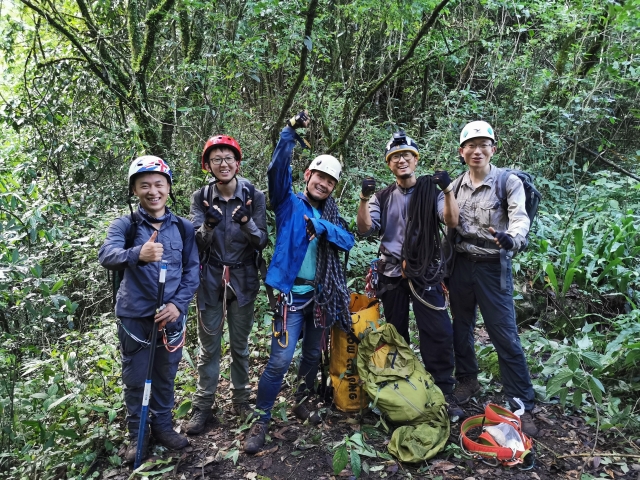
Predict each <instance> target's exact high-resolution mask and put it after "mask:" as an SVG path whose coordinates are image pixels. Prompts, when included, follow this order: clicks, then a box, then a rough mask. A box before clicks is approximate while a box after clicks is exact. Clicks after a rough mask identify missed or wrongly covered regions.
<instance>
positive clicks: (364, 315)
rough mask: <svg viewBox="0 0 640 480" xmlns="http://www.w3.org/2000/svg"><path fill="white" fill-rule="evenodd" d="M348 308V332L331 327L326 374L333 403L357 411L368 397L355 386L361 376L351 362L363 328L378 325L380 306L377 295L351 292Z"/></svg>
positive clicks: (341, 408) (370, 328)
mask: <svg viewBox="0 0 640 480" xmlns="http://www.w3.org/2000/svg"><path fill="white" fill-rule="evenodd" d="M349 311H350V312H351V321H352V326H351V334H347V333H346V332H344V331H343V330H341V329H340V328H339V327H337V326H335V325H334V326H333V327H331V346H330V361H329V375H330V376H331V384H332V386H333V402H334V404H335V406H336V407H337V408H338V409H339V410H342V411H343V412H357V411H359V410H360V409H361V408H363V407H365V406H366V404H367V402H368V397H367V394H366V393H365V392H364V391H363V390H362V389H361V388H360V386H359V385H358V383H359V381H360V377H359V376H358V369H357V368H356V366H355V364H354V363H353V362H354V361H355V358H356V356H357V354H358V342H359V340H360V339H362V338H363V337H364V335H365V332H366V330H367V329H369V330H373V329H376V328H378V327H379V326H380V325H379V320H380V305H379V303H378V299H377V298H369V297H367V296H366V295H359V294H357V293H352V294H351V302H350V304H349Z"/></svg>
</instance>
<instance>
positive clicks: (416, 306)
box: [357, 130, 464, 418]
mask: <svg viewBox="0 0 640 480" xmlns="http://www.w3.org/2000/svg"><path fill="white" fill-rule="evenodd" d="M384 156H385V161H386V163H387V166H388V167H389V170H391V172H392V173H393V174H394V175H395V177H396V181H395V182H394V183H392V184H391V185H390V186H388V187H387V188H385V189H382V190H380V191H378V192H375V190H376V183H375V180H374V179H373V178H365V179H364V180H363V181H362V191H361V193H360V205H359V207H358V217H357V225H358V233H359V234H360V235H362V236H364V237H368V236H371V235H378V236H379V237H380V250H379V252H378V253H379V255H380V258H379V260H378V261H377V267H376V268H377V273H378V285H376V286H375V287H376V296H377V297H378V298H380V300H381V301H382V306H383V307H384V316H385V320H386V321H387V323H390V324H392V325H393V326H395V327H396V329H397V330H398V333H400V335H402V336H403V338H404V339H405V340H406V342H407V344H410V343H411V342H410V337H409V305H410V304H411V303H412V304H413V312H414V315H415V319H416V325H417V327H418V334H419V338H420V354H421V356H422V361H423V362H424V364H425V367H426V368H427V370H428V371H429V373H431V375H433V378H434V381H435V383H436V385H437V386H438V387H439V388H440V390H442V393H443V394H444V395H445V398H446V400H447V402H448V404H449V407H448V412H449V415H450V417H452V418H455V417H460V416H462V415H463V414H464V412H463V411H462V410H460V408H459V407H458V406H457V405H456V402H455V399H454V398H453V396H452V392H453V387H454V385H455V380H454V379H453V365H454V363H453V330H452V328H451V319H450V318H449V314H448V313H447V310H446V307H445V298H444V292H443V287H442V285H441V282H442V277H443V275H435V277H434V278H431V279H426V278H425V276H423V277H422V278H421V279H412V280H411V281H412V283H411V284H409V281H410V280H409V278H407V276H406V274H405V272H404V271H403V260H404V256H403V250H405V249H406V248H407V247H408V245H406V244H407V243H408V242H406V241H405V240H406V237H408V236H410V235H411V233H410V232H409V233H407V224H408V222H409V219H408V217H409V210H410V205H411V204H412V203H413V202H416V201H421V200H422V201H424V204H425V205H426V204H428V205H429V206H430V207H431V210H430V211H429V212H423V214H422V215H421V216H422V217H423V220H426V218H427V217H430V218H431V219H433V220H434V221H433V222H431V223H429V222H427V221H425V222H424V223H423V228H422V229H421V231H420V232H419V235H420V236H421V237H422V238H423V241H424V242H429V241H430V239H433V238H434V235H438V236H439V229H438V223H439V221H443V222H445V223H446V224H447V226H449V227H451V228H453V227H455V226H456V225H457V222H458V204H457V203H456V201H455V197H454V196H453V194H452V193H451V187H450V184H451V178H450V177H449V174H448V173H447V172H445V171H438V172H435V174H434V175H433V176H431V177H422V178H423V179H428V180H429V183H433V184H435V185H437V186H438V188H439V190H441V191H445V192H446V194H445V195H444V198H443V199H441V201H440V202H439V203H438V201H437V199H438V191H439V190H437V189H436V188H433V187H432V188H429V189H427V190H426V191H425V190H419V193H418V194H417V195H418V197H422V196H424V198H416V184H417V178H416V175H415V171H416V168H417V166H418V161H419V159H420V152H419V150H418V145H417V144H416V142H415V141H414V140H413V139H412V138H411V137H408V136H407V135H406V134H405V132H404V131H402V130H400V131H398V132H395V133H394V134H393V137H392V138H391V139H390V140H389V142H388V143H387V146H386V148H385V152H384ZM374 192H375V193H374ZM427 197H428V198H427ZM439 212H441V215H440V217H439V216H438V213H439ZM427 230H429V231H427ZM405 265H406V264H405ZM443 273H444V272H443ZM431 276H432V275H431Z"/></svg>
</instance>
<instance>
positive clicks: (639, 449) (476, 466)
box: [101, 380, 640, 480]
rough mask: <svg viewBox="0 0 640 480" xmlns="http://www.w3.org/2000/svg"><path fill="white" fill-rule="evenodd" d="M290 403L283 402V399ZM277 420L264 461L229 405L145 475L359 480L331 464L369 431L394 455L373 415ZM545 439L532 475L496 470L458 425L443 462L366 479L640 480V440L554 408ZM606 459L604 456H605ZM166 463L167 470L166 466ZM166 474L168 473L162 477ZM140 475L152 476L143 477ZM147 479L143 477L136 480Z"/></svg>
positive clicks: (376, 467)
mask: <svg viewBox="0 0 640 480" xmlns="http://www.w3.org/2000/svg"><path fill="white" fill-rule="evenodd" d="M227 387H228V384H226V381H224V380H223V381H222V382H221V384H220V386H219V391H226V390H227ZM492 390H493V388H487V389H485V391H489V394H484V393H483V394H482V395H481V396H479V397H477V398H476V399H474V400H472V402H470V404H468V405H466V409H465V410H466V412H467V414H469V415H475V414H479V413H481V412H482V409H483V407H482V406H483V404H485V403H487V402H489V401H493V402H499V400H500V399H499V394H492V393H491V391H492ZM288 393H289V392H288V391H287V390H283V391H282V392H281V397H280V398H279V401H284V400H286V397H287V396H288ZM283 397H284V398H283ZM276 410H277V414H276V415H275V416H278V417H281V416H282V415H284V416H285V418H287V420H283V419H282V418H275V419H274V420H273V421H272V423H271V426H270V429H269V437H270V439H269V438H268V440H267V443H266V444H265V446H264V448H263V449H262V451H261V452H259V453H258V454H257V455H247V454H245V453H243V452H242V442H243V440H244V437H245V434H246V433H247V431H248V427H247V426H246V425H242V424H240V422H239V419H238V418H237V417H235V416H234V415H233V414H232V412H231V404H230V399H228V402H227V403H226V404H224V405H222V406H221V407H220V408H219V409H218V414H217V415H216V418H215V420H214V422H212V423H211V424H210V425H208V426H207V429H206V430H205V432H204V433H202V434H201V435H198V436H193V437H190V441H191V446H190V447H187V448H186V449H185V450H184V451H182V452H169V451H163V449H162V448H161V447H155V448H153V456H152V458H151V459H150V460H151V461H153V462H156V464H155V465H153V466H150V467H149V468H148V469H147V471H148V473H147V474H146V475H149V476H152V478H166V479H187V480H190V479H202V478H205V479H218V478H220V479H223V478H225V479H249V480H267V479H269V480H285V479H318V480H320V479H326V480H329V479H339V478H349V479H351V478H356V477H355V476H354V475H353V473H352V471H351V470H350V468H349V466H347V468H345V469H344V470H343V471H341V472H340V473H339V474H338V475H335V474H334V472H333V462H332V458H333V455H334V452H335V446H336V444H338V443H339V442H340V441H342V440H344V438H345V437H346V436H351V435H353V434H354V433H355V432H357V431H360V432H362V434H363V436H364V438H365V441H366V442H367V444H368V445H370V446H371V447H373V448H374V449H375V450H376V451H377V452H384V453H387V450H386V444H387V443H388V441H389V438H390V433H385V432H384V430H383V428H382V427H381V426H378V427H376V426H375V425H376V424H377V423H378V418H377V416H376V415H374V414H373V413H369V414H368V415H365V416H364V417H363V418H362V419H360V418H358V415H355V414H345V413H342V412H340V411H338V410H336V409H331V408H328V409H327V411H328V415H327V418H326V420H325V422H324V423H323V424H321V425H320V426H318V427H312V426H308V425H303V424H301V423H300V422H299V421H298V420H297V419H295V417H293V415H292V414H290V410H286V413H285V410H284V403H281V405H280V407H279V408H278V405H276ZM534 413H535V415H536V418H537V421H538V426H539V429H540V433H539V435H538V437H537V438H536V439H535V451H536V463H535V466H534V468H533V469H532V470H528V471H521V470H519V469H517V468H513V469H509V468H503V467H494V466H490V465H487V464H485V463H483V462H482V461H480V460H478V459H472V458H468V457H466V456H465V455H464V454H463V452H462V451H461V449H460V448H459V447H458V446H457V445H458V435H459V428H460V422H456V423H455V424H452V429H451V436H450V442H449V444H448V445H447V447H446V449H445V451H443V452H442V453H440V454H439V455H437V457H435V458H433V459H431V460H429V461H428V462H423V463H422V464H419V465H406V464H400V463H398V462H396V461H394V460H386V459H384V458H366V457H362V460H363V464H364V462H366V464H367V465H366V467H367V470H368V473H366V470H365V469H364V465H363V472H362V474H361V475H360V478H387V479H392V478H429V479H442V480H444V479H460V480H463V479H464V480H481V479H493V478H510V479H514V480H524V479H537V480H542V479H580V480H583V479H584V480H586V479H590V478H612V479H623V478H624V479H633V480H640V446H638V445H637V444H636V441H635V440H637V439H625V438H624V437H623V436H622V435H618V436H617V438H616V439H613V440H612V439H611V438H607V437H603V435H602V433H600V434H599V435H598V437H597V448H596V449H595V453H594V444H596V431H595V429H594V428H592V427H589V426H586V425H585V424H584V421H583V420H582V419H581V418H579V417H577V416H570V415H563V414H562V412H561V410H560V408H559V407H558V406H556V405H552V404H540V405H539V406H538V407H537V409H536V410H535V411H534ZM186 421H187V420H186V419H182V420H178V421H177V422H176V423H177V428H178V429H182V428H184V427H183V425H184V424H185V423H186ZM598 452H600V453H598ZM611 452H617V453H619V454H624V453H627V454H631V455H635V456H636V457H635V458H634V457H633V456H631V457H626V458H623V457H607V456H605V455H603V453H611ZM160 462H162V463H160ZM161 471H163V472H164V473H160V472H161ZM131 473H132V470H131V468H127V467H125V466H123V467H119V468H115V469H114V468H108V469H105V470H104V471H102V472H101V478H103V479H111V480H123V479H126V478H130V476H131ZM141 476H145V474H142V475H141ZM134 478H140V477H134Z"/></svg>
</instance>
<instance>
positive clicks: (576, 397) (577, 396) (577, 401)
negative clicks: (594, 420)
mask: <svg viewBox="0 0 640 480" xmlns="http://www.w3.org/2000/svg"><path fill="white" fill-rule="evenodd" d="M580 405H582V390H580V389H576V391H575V392H573V406H574V407H576V408H580Z"/></svg>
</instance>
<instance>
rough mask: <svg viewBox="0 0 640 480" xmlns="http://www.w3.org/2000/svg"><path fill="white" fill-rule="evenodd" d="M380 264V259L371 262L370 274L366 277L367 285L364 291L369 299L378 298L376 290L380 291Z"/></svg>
mask: <svg viewBox="0 0 640 480" xmlns="http://www.w3.org/2000/svg"><path fill="white" fill-rule="evenodd" d="M379 263H380V259H379V258H375V259H373V260H371V263H370V266H369V273H367V276H366V277H365V281H366V285H365V287H364V291H365V292H366V294H367V297H369V298H374V297H375V296H376V290H378V283H379V277H378V264H379Z"/></svg>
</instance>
